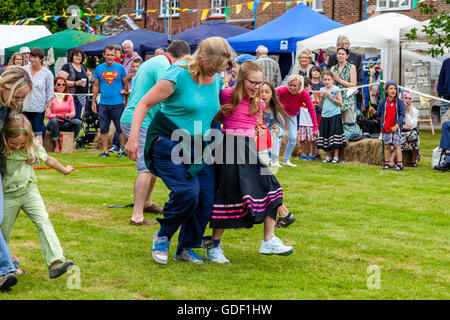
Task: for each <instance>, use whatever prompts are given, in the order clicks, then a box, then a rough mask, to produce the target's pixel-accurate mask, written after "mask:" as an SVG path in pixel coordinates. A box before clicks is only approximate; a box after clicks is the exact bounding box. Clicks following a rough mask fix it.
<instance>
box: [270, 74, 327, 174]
mask: <svg viewBox="0 0 450 320" xmlns="http://www.w3.org/2000/svg"><path fill="white" fill-rule="evenodd" d="M287 84H288V85H287V86H284V87H279V88H277V90H276V92H277V96H278V98H279V99H280V102H281V104H282V105H283V106H284V110H286V113H287V114H288V115H289V121H288V123H287V125H288V132H289V140H288V143H287V145H286V151H285V152H284V165H285V166H291V167H296V166H297V165H295V164H293V163H291V161H290V160H289V159H290V158H291V154H292V151H293V150H294V147H295V144H296V143H297V132H298V119H297V115H298V114H299V112H300V107H301V106H302V105H303V104H305V105H306V107H307V108H308V112H309V115H310V116H311V120H312V122H313V130H314V134H316V136H318V135H319V126H318V125H317V118H316V110H315V109H314V106H313V104H312V102H311V97H310V96H309V93H308V92H307V91H306V90H305V89H304V88H303V77H302V76H300V75H292V76H290V77H289V78H288V80H287Z"/></svg>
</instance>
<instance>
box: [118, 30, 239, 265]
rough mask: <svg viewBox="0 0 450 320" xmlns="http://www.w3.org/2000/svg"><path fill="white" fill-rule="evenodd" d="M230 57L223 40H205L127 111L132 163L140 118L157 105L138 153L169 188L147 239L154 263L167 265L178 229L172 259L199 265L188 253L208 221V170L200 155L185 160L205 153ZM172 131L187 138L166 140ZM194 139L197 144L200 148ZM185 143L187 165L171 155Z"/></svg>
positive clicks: (210, 170)
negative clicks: (141, 152) (150, 239)
mask: <svg viewBox="0 0 450 320" xmlns="http://www.w3.org/2000/svg"><path fill="white" fill-rule="evenodd" d="M233 56H234V52H233V49H231V47H230V45H229V44H228V42H227V41H226V40H225V39H224V38H222V37H210V38H206V39H205V40H203V41H202V42H200V44H199V45H198V47H197V50H196V51H195V52H194V54H193V55H192V56H186V57H183V58H182V59H181V60H180V61H178V62H177V63H175V64H173V65H172V66H171V67H170V68H169V69H168V70H167V72H166V73H165V74H164V75H163V76H162V78H161V79H160V80H159V81H158V82H157V83H156V84H155V85H154V86H153V87H152V88H151V89H150V91H148V92H147V93H146V94H145V95H144V96H143V97H142V99H141V100H140V101H139V103H138V104H137V106H136V109H135V111H134V113H133V118H132V121H131V129H130V135H129V138H128V142H127V144H126V147H125V152H126V153H127V155H128V157H129V158H130V159H131V160H136V159H137V158H138V157H139V141H138V137H139V131H140V128H141V126H142V123H143V121H144V118H145V116H146V114H147V113H148V111H149V110H150V109H151V108H153V107H154V106H155V105H157V104H158V103H160V102H163V103H162V105H161V108H160V110H158V111H157V112H156V114H155V115H154V117H153V120H152V121H151V122H150V125H149V127H148V129H147V139H146V143H145V150H144V155H145V163H146V166H147V168H148V169H149V170H150V171H151V172H152V173H153V174H155V175H157V176H159V177H160V178H161V180H162V181H163V182H164V184H165V185H166V186H167V188H168V189H169V190H170V195H169V201H167V202H166V204H165V205H164V209H163V215H164V217H163V218H157V220H158V222H159V223H160V225H161V228H160V229H159V230H158V231H157V232H156V233H155V235H154V237H153V248H152V257H153V259H154V260H155V261H156V262H157V263H160V264H167V262H168V251H169V247H170V242H171V239H172V236H173V235H174V234H175V233H176V232H177V231H178V230H180V233H179V236H178V248H177V250H176V252H175V260H178V261H182V262H189V263H203V262H204V260H203V259H202V258H201V257H200V256H199V255H198V254H197V253H196V252H195V251H193V250H192V249H193V248H199V247H200V245H201V243H202V239H203V233H204V232H205V229H206V226H207V225H208V222H209V219H210V217H211V211H212V209H213V204H214V190H215V177H214V166H213V164H212V163H211V162H210V161H205V159H203V157H202V159H198V158H195V159H191V157H189V156H188V155H189V154H190V155H193V156H194V155H197V154H200V155H203V154H205V155H207V154H208V153H206V152H204V151H206V150H203V149H204V148H206V144H207V142H206V141H205V139H206V138H207V136H208V135H209V131H210V130H209V129H211V123H212V120H213V119H214V117H215V116H216V114H217V113H218V112H219V107H220V104H219V94H220V90H221V89H222V86H223V81H222V78H221V76H220V73H221V72H222V71H225V70H226V69H227V68H229V67H230V61H231V60H232V58H233ZM177 133H184V134H185V135H187V136H188V137H187V139H185V138H184V137H183V138H182V139H183V141H184V143H183V142H181V143H179V142H178V141H173V140H172V139H171V137H173V134H177ZM189 138H190V139H189ZM174 139H175V138H174ZM197 139H199V140H197ZM176 140H178V139H176ZM194 141H200V142H203V143H200V146H201V147H202V148H201V149H200V150H199V149H197V148H198V143H193V142H194ZM191 142H192V145H193V148H192V150H191V152H190V153H184V152H183V155H184V156H187V157H189V160H191V161H184V159H177V161H175V159H173V157H172V154H176V155H178V154H179V153H180V152H178V151H181V150H185V149H184V147H190V144H191ZM186 143H187V144H188V145H187V146H186ZM180 146H181V148H180ZM186 152H188V151H186ZM179 160H181V161H179ZM192 160H194V161H192ZM197 160H200V161H197ZM206 160H208V159H206ZM206 162H209V163H206Z"/></svg>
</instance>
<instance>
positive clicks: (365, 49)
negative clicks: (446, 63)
mask: <svg viewBox="0 0 450 320" xmlns="http://www.w3.org/2000/svg"><path fill="white" fill-rule="evenodd" d="M418 22H419V21H417V20H415V19H412V18H410V17H408V16H405V15H403V14H398V13H385V14H379V15H376V16H374V17H371V18H369V19H367V20H364V21H361V22H357V23H354V24H351V25H348V26H344V27H341V28H336V29H333V30H330V31H327V32H324V33H322V34H319V35H317V36H314V37H311V38H309V39H306V40H303V41H299V42H297V55H298V54H299V52H301V51H302V50H305V49H309V50H311V51H314V50H319V49H323V50H326V49H335V48H336V39H337V38H338V36H340V35H344V36H346V37H348V39H349V40H350V48H351V50H352V51H356V52H359V53H366V54H367V53H374V52H380V51H381V67H382V69H383V73H384V79H397V78H398V72H399V70H398V68H393V65H395V64H396V62H397V61H398V52H399V45H400V40H399V39H400V29H401V28H403V27H405V26H409V25H413V24H417V23H418Z"/></svg>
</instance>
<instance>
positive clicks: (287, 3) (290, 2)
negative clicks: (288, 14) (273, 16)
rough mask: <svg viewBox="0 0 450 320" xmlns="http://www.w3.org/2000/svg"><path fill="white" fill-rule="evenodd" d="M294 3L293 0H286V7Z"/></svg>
mask: <svg viewBox="0 0 450 320" xmlns="http://www.w3.org/2000/svg"><path fill="white" fill-rule="evenodd" d="M291 4H292V1H289V2H286V9H287V8H289V7H290V6H291Z"/></svg>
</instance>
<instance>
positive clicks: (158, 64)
mask: <svg viewBox="0 0 450 320" xmlns="http://www.w3.org/2000/svg"><path fill="white" fill-rule="evenodd" d="M188 54H190V49H189V45H188V44H187V43H186V42H185V41H183V40H175V41H173V42H172V43H171V44H170V45H169V47H168V48H167V53H163V54H161V55H157V56H154V57H153V58H151V59H150V60H147V61H145V62H144V63H143V64H142V65H141V66H140V67H139V69H138V70H137V72H136V76H135V78H134V80H133V89H132V90H131V95H130V98H129V99H128V103H127V106H126V108H125V110H124V112H123V114H122V118H121V119H120V120H121V121H120V125H121V127H122V130H123V132H124V133H125V135H126V136H127V137H128V136H129V135H130V129H131V119H132V118H133V113H134V110H135V109H136V106H137V104H138V103H139V101H140V100H141V99H142V97H143V96H144V95H145V94H146V93H147V92H148V91H150V89H151V88H152V87H153V86H154V85H155V84H156V83H157V82H158V81H159V80H160V79H161V78H162V76H163V75H164V73H165V72H166V71H167V69H169V67H170V66H171V65H172V64H174V63H176V62H177V61H178V60H180V59H181V58H182V57H184V56H185V55H188ZM160 107H161V105H160V104H158V105H155V106H154V107H153V108H152V109H150V110H149V111H148V112H147V115H146V116H145V119H144V122H143V123H142V126H141V129H140V130H139V137H138V143H139V158H138V159H137V161H136V169H137V171H138V176H137V178H136V181H135V184H134V206H133V214H132V216H131V220H130V224H131V225H135V226H142V225H149V224H150V221H149V220H147V219H145V218H144V211H145V212H151V213H162V208H161V207H159V206H158V205H156V204H155V203H153V201H152V192H153V187H154V186H155V182H156V176H154V175H153V174H152V173H151V172H150V171H149V170H148V168H147V166H146V165H145V160H144V149H145V140H146V138H147V128H148V126H149V125H150V122H151V121H152V120H153V117H154V115H155V113H156V112H157V111H158V110H159V109H160Z"/></svg>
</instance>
